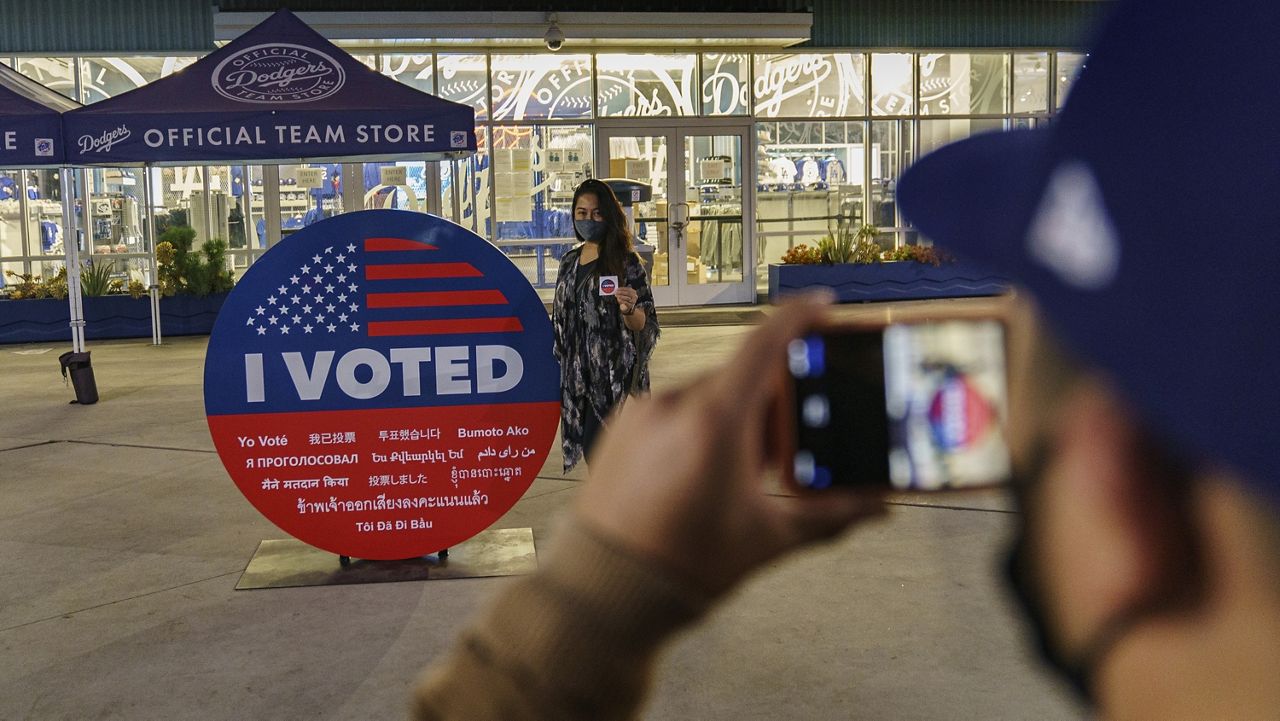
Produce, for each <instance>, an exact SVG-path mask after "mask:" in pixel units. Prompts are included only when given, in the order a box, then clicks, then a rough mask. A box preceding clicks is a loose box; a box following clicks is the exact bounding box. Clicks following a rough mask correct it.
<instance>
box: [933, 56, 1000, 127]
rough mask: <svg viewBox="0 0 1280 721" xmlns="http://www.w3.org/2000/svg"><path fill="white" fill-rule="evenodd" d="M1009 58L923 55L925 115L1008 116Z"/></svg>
mask: <svg viewBox="0 0 1280 721" xmlns="http://www.w3.org/2000/svg"><path fill="white" fill-rule="evenodd" d="M1007 62H1008V56H1007V55H1006V54H1004V53H987V54H976V53H925V54H922V55H920V68H919V70H920V114H921V115H997V114H1001V113H1004V112H1006V110H1005V96H1006V95H1008V92H1007V87H1008V72H1007V71H1006V67H1007V65H1006V63H1007Z"/></svg>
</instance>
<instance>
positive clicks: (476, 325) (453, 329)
mask: <svg viewBox="0 0 1280 721" xmlns="http://www.w3.org/2000/svg"><path fill="white" fill-rule="evenodd" d="M368 329H369V335H370V336H389V335H445V334H451V333H520V332H523V331H524V326H522V325H520V319H519V318H455V319H451V320H383V321H371V322H370V323H369V325H368Z"/></svg>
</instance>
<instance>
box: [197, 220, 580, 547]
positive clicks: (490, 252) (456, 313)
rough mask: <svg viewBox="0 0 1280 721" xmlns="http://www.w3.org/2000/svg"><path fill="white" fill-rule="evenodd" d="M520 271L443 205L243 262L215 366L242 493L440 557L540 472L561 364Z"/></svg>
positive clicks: (212, 373)
mask: <svg viewBox="0 0 1280 721" xmlns="http://www.w3.org/2000/svg"><path fill="white" fill-rule="evenodd" d="M551 348H552V331H551V323H550V320H549V319H548V317H547V313H546V311H545V309H544V306H543V304H542V301H541V299H540V298H539V297H538V295H537V293H536V291H534V289H533V287H532V286H530V285H529V282H528V280H527V279H525V277H524V275H523V274H522V273H521V272H520V270H519V269H518V268H516V267H515V265H514V264H512V262H511V261H510V260H509V259H508V258H507V257H506V256H505V255H503V254H502V252H501V251H499V250H497V249H496V248H494V247H493V246H492V245H490V244H489V243H488V242H487V241H485V240H484V239H482V238H480V237H479V236H477V235H475V234H474V233H472V232H470V231H468V230H466V229H464V228H461V227H460V226H457V225H454V224H453V223H450V222H448V221H446V220H443V219H440V218H436V217H434V216H430V215H426V214H422V213H411V212H406V211H392V210H370V211H362V212H357V213H348V214H345V215H340V216H336V217H334V218H330V219H328V220H324V221H322V222H320V223H317V224H315V225H312V226H310V227H308V228H306V229H304V230H302V231H301V232H299V233H296V234H294V235H292V236H290V237H289V238H288V239H286V240H285V241H284V242H282V243H280V244H278V245H276V246H274V247H273V248H271V250H269V251H268V252H267V253H266V254H264V255H263V256H262V257H261V258H260V259H259V260H258V261H257V262H255V263H254V264H253V265H252V266H250V268H249V269H248V270H247V271H246V272H245V275H244V277H243V278H242V279H241V280H240V282H239V283H237V284H236V287H235V289H234V290H233V291H232V293H231V295H230V296H228V298H227V300H226V302H225V303H224V305H223V306H222V310H221V311H220V313H219V315H218V321H217V324H216V325H215V327H214V330H213V333H212V335H211V337H210V339H209V351H208V354H207V357H206V358H207V359H206V362H205V386H204V387H205V409H206V413H207V415H208V421H209V429H210V431H211V433H212V435H213V439H214V443H215V445H216V446H217V449H218V453H219V455H220V456H221V458H222V461H223V463H224V464H225V465H226V467H227V470H228V472H229V473H230V474H231V477H232V478H233V479H234V480H235V482H236V484H237V485H238V486H239V488H240V490H241V491H242V492H243V493H244V494H245V496H246V497H247V498H248V499H249V501H250V502H251V503H252V504H253V505H254V506H255V507H257V509H258V510H259V511H261V512H262V513H263V514H264V515H265V516H266V517H267V518H268V519H270V520H271V521H272V522H274V523H275V524H276V525H278V526H279V527H280V528H282V529H284V530H285V531H287V532H288V533H290V534H292V535H293V536H295V537H296V538H299V539H301V540H303V541H305V542H307V543H310V544H311V545H313V546H317V547H319V548H322V549H325V550H328V551H331V552H333V553H337V554H340V555H347V556H354V557H357V558H368V559H397V558H408V557H412V556H419V555H423V554H427V553H433V552H435V551H439V550H441V549H443V548H448V547H449V546H452V545H455V544H457V543H459V542H461V541H464V540H466V539H467V538H470V537H471V536H473V535H475V534H476V533H479V532H480V531H482V530H484V529H485V528H487V527H488V526H489V525H490V524H492V523H493V522H494V521H495V520H497V519H498V517H500V516H501V515H502V514H504V513H505V512H506V511H507V510H509V509H510V508H511V506H512V505H514V504H515V503H516V501H518V500H519V499H520V497H521V496H522V495H523V494H524V492H525V490H527V489H528V487H529V485H530V484H531V483H532V482H533V479H534V478H535V477H536V475H537V474H538V471H539V469H541V467H542V464H543V462H544V461H545V459H546V456H547V452H548V450H549V449H550V446H551V443H552V441H553V440H554V438H555V432H556V425H557V423H558V422H559V368H558V366H557V364H556V361H555V358H554V357H553V355H552V352H551Z"/></svg>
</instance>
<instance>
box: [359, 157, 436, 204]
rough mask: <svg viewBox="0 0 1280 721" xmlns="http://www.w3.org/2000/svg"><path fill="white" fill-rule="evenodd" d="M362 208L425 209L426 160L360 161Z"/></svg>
mask: <svg viewBox="0 0 1280 721" xmlns="http://www.w3.org/2000/svg"><path fill="white" fill-rule="evenodd" d="M361 167H362V168H363V170H362V174H363V176H364V177H363V188H364V200H363V206H364V209H365V210H373V209H383V210H411V211H414V212H417V213H425V212H427V203H428V200H427V177H426V174H427V164H426V163H424V162H421V161H399V162H395V163H363V164H361Z"/></svg>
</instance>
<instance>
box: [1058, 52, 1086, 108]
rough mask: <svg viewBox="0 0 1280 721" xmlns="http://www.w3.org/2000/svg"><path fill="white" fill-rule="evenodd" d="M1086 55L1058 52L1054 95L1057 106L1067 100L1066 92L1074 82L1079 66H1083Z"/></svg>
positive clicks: (1078, 72) (1060, 105)
mask: <svg viewBox="0 0 1280 721" xmlns="http://www.w3.org/2000/svg"><path fill="white" fill-rule="evenodd" d="M1086 57H1088V56H1086V55H1085V54H1084V53H1058V77H1057V81H1056V82H1057V93H1056V97H1057V99H1058V107H1059V108H1061V107H1062V104H1063V103H1065V102H1066V101H1067V93H1068V92H1069V91H1070V90H1071V84H1072V83H1074V82H1075V80H1076V76H1077V75H1079V74H1080V70H1081V68H1083V67H1084V61H1085V58H1086Z"/></svg>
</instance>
